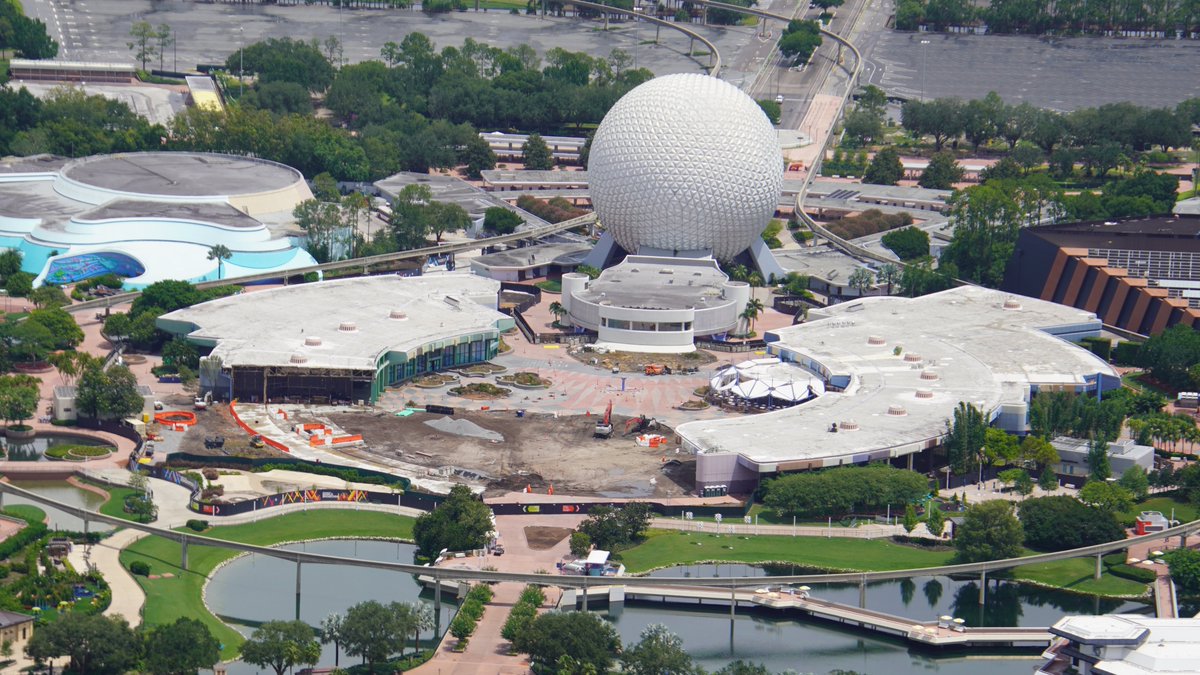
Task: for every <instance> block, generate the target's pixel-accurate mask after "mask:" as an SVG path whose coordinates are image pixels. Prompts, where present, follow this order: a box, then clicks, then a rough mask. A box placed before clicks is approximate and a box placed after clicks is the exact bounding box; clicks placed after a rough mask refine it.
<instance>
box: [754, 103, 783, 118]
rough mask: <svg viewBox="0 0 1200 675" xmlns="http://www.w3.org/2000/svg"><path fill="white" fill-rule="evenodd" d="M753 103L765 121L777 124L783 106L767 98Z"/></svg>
mask: <svg viewBox="0 0 1200 675" xmlns="http://www.w3.org/2000/svg"><path fill="white" fill-rule="evenodd" d="M755 103H757V104H758V107H759V108H760V109H761V110H762V111H763V114H764V115H766V116H767V119H769V120H771V124H779V119H780V118H781V117H782V116H783V106H781V105H779V103H778V102H776V101H775V100H773V99H769V98H760V99H758V100H757V101H755Z"/></svg>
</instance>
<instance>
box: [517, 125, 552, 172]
mask: <svg viewBox="0 0 1200 675" xmlns="http://www.w3.org/2000/svg"><path fill="white" fill-rule="evenodd" d="M521 162H522V163H523V164H524V165H525V168H526V169H529V170H532V171H549V170H550V169H553V168H554V156H553V155H551V154H550V146H548V145H546V141H545V140H543V139H542V137H541V135H540V134H537V133H533V134H529V136H528V137H527V138H526V139H525V147H524V148H522V150H521Z"/></svg>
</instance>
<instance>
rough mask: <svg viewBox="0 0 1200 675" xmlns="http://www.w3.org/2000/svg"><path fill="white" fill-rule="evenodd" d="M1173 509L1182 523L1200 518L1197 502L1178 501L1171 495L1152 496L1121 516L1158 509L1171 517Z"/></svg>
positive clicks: (1127, 516) (1133, 516)
mask: <svg viewBox="0 0 1200 675" xmlns="http://www.w3.org/2000/svg"><path fill="white" fill-rule="evenodd" d="M1172 510H1174V511H1175V519H1176V520H1178V521H1179V522H1181V523H1187V522H1191V521H1193V520H1195V519H1197V518H1200V509H1197V508H1196V505H1195V504H1192V503H1191V502H1181V501H1176V500H1174V499H1171V498H1170V497H1152V498H1150V499H1147V500H1146V501H1144V502H1141V503H1138V504H1135V505H1134V506H1133V509H1132V510H1131V511H1130V512H1129V513H1122V514H1119V517H1121V518H1135V517H1136V516H1137V515H1138V514H1139V513H1141V512H1142V511H1158V512H1159V513H1161V514H1163V515H1164V516H1166V517H1168V518H1170V517H1171V511H1172Z"/></svg>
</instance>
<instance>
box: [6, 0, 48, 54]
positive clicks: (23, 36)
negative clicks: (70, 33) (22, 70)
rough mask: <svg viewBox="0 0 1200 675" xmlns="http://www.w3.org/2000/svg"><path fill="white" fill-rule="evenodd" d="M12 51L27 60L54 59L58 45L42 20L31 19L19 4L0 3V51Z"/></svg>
mask: <svg viewBox="0 0 1200 675" xmlns="http://www.w3.org/2000/svg"><path fill="white" fill-rule="evenodd" d="M7 50H12V51H13V52H15V53H16V54H17V55H18V56H20V57H21V58H25V59H52V58H54V57H55V56H58V43H57V42H55V41H54V40H53V39H51V37H50V34H49V33H48V32H46V24H45V22H44V21H42V20H41V19H31V18H29V17H27V16H25V13H24V12H22V11H21V4H20V3H18V2H0V51H7Z"/></svg>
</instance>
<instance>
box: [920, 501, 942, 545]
mask: <svg viewBox="0 0 1200 675" xmlns="http://www.w3.org/2000/svg"><path fill="white" fill-rule="evenodd" d="M925 528H926V529H927V530H929V534H932V535H933V536H935V537H940V536H942V532H944V531H945V529H946V517H945V516H944V515H942V510H941V509H939V508H938V505H937V504H933V503H931V504H930V505H929V511H928V512H927V513H926V514H925Z"/></svg>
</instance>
